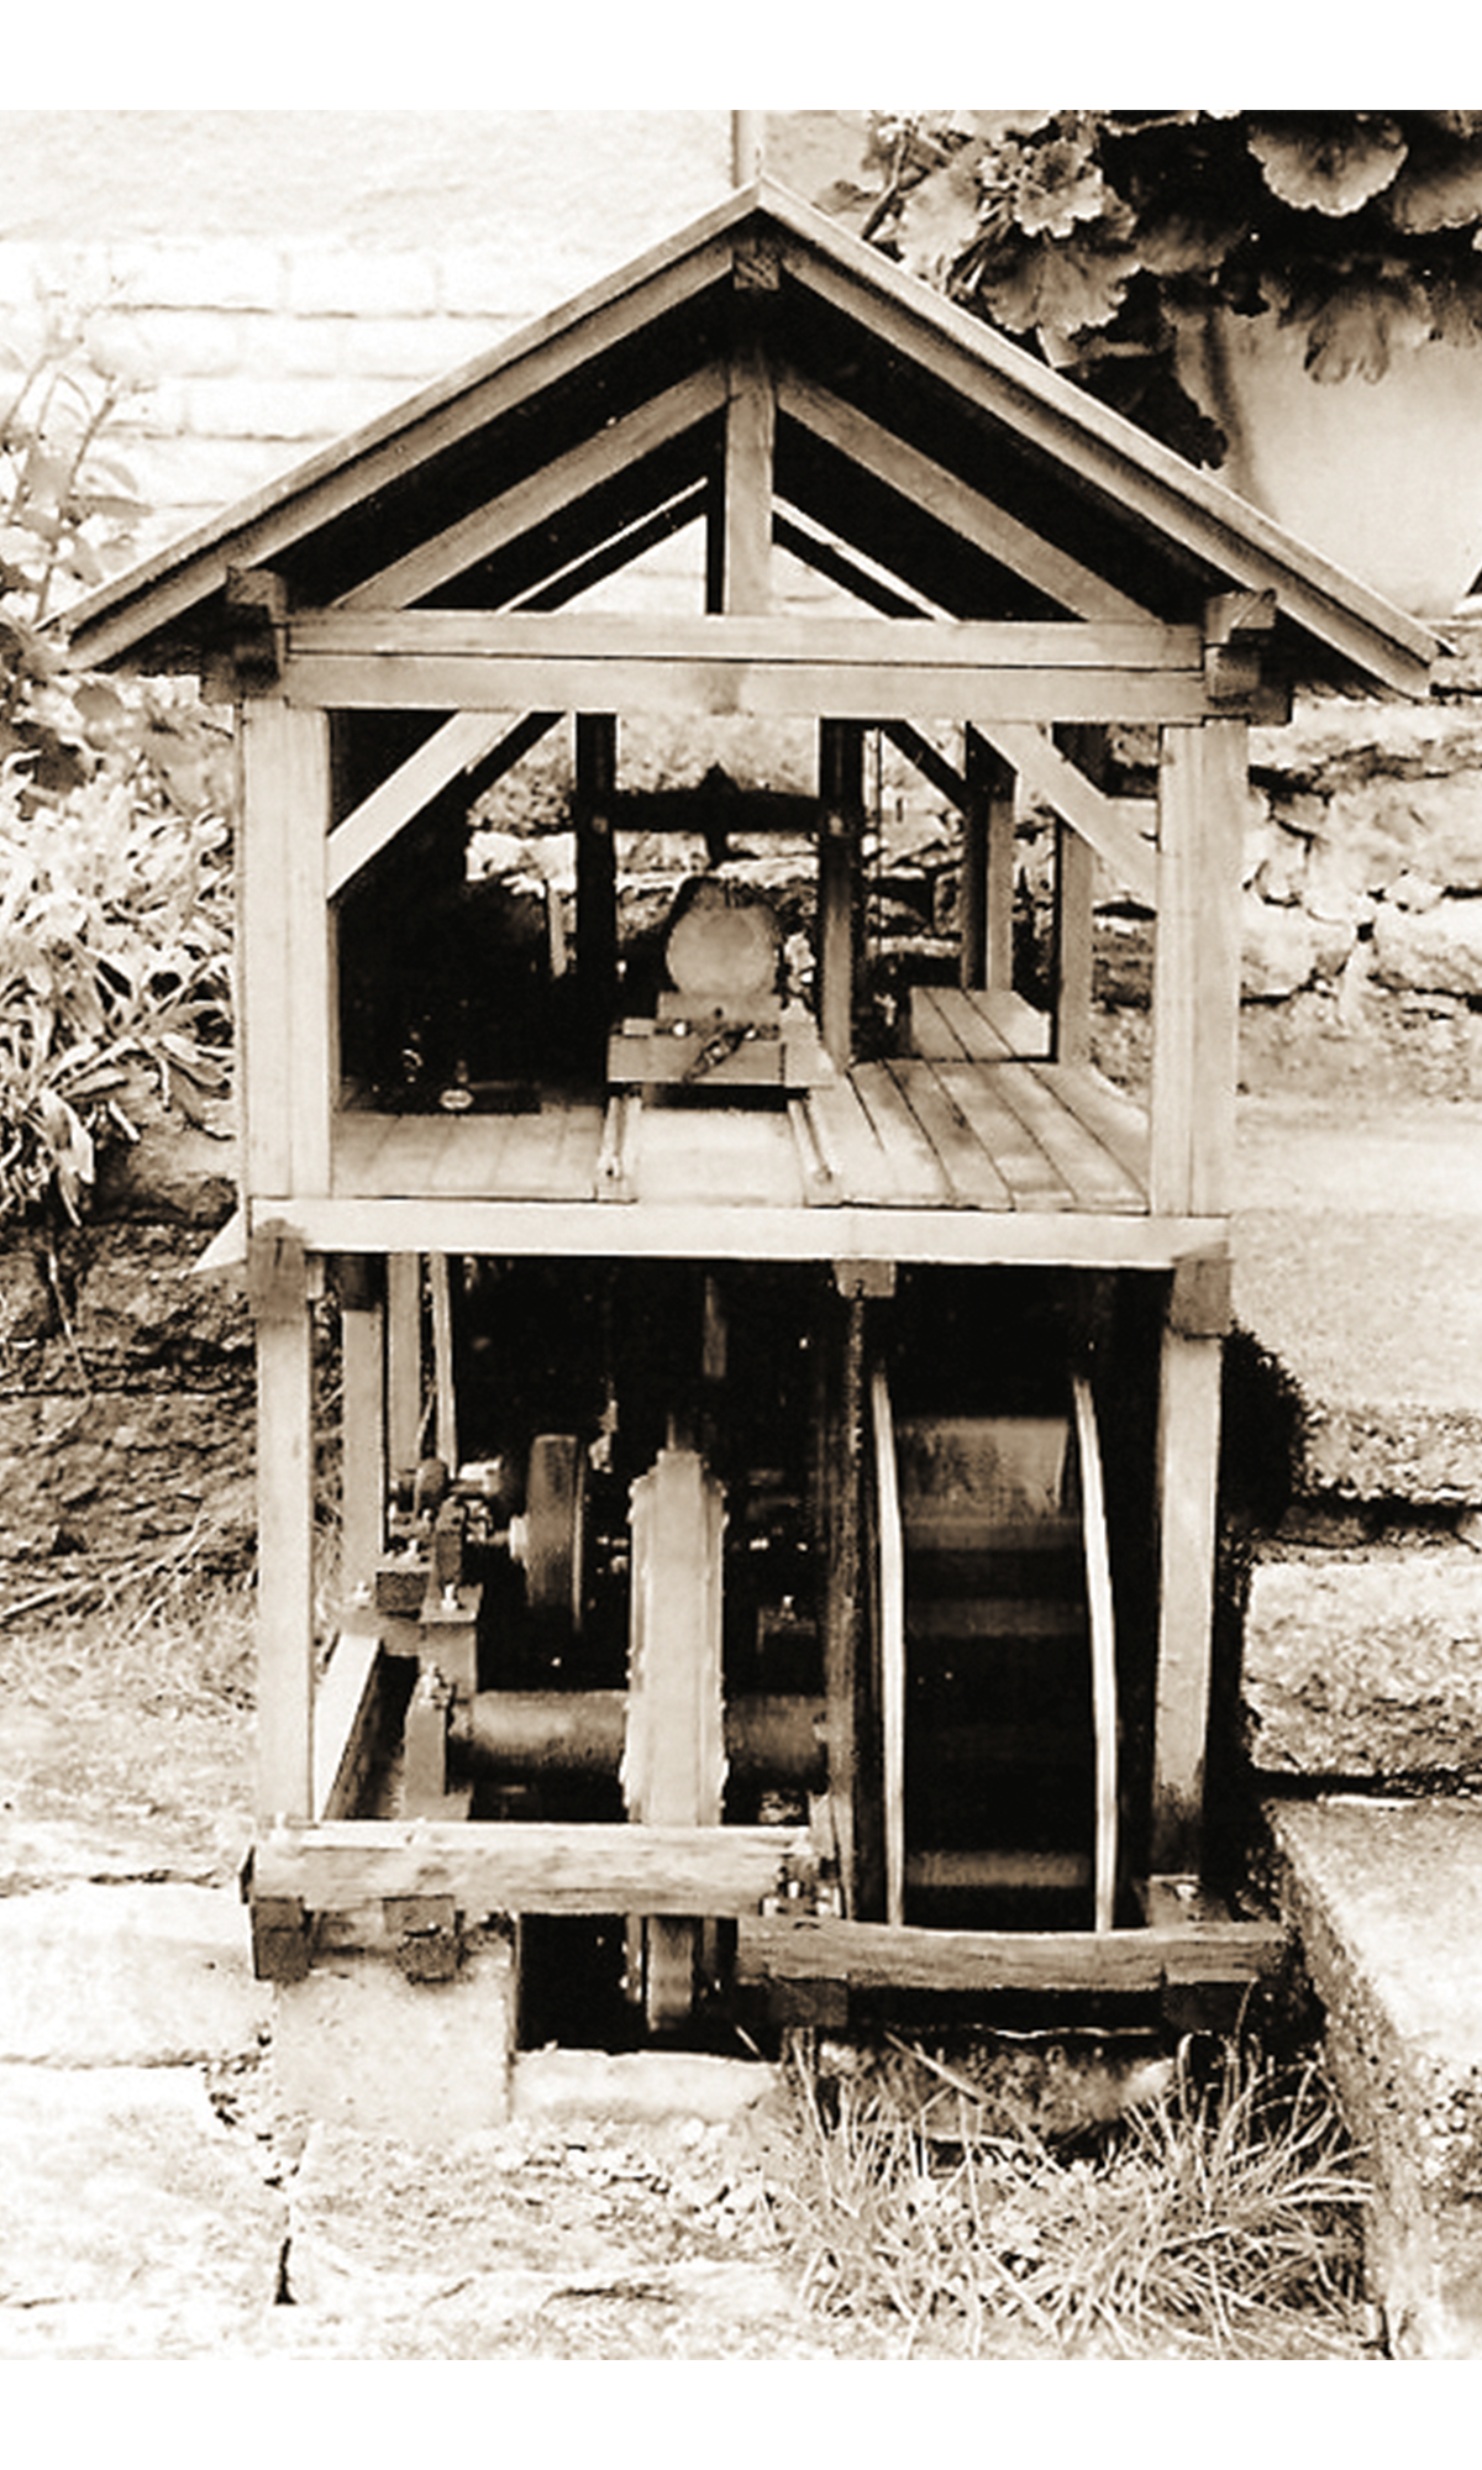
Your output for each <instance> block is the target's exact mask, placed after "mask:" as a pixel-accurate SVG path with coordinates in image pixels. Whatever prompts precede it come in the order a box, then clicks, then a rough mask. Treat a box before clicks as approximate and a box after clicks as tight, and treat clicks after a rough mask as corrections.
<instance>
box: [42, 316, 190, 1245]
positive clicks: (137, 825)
mask: <svg viewBox="0 0 1482 2470" xmlns="http://www.w3.org/2000/svg"><path fill="white" fill-rule="evenodd" d="M0 390H3V391H0V1224H3V1223H4V1222H5V1221H6V1220H11V1219H16V1218H19V1217H38V1218H41V1219H43V1220H47V1221H50V1222H51V1223H53V1224H54V1223H55V1222H56V1221H57V1220H58V1219H71V1220H74V1221H75V1220H76V1219H77V1218H78V1217H79V1216H80V1215H81V1213H82V1211H83V1209H84V1207H85V1205H86V1200H87V1195H88V1192H89V1189H90V1187H91V1185H92V1183H93V1181H94V1177H95V1174H96V1170H97V1164H98V1160H99V1156H100V1153H101V1152H102V1151H103V1150H104V1149H106V1148H107V1147H108V1146H110V1145H116V1144H118V1143H120V1142H128V1141H131V1140H133V1139H134V1138H136V1137H137V1133H138V1129H139V1121H140V1116H141V1113H142V1112H143V1111H144V1109H145V1108H146V1107H147V1106H149V1105H152V1104H155V1103H163V1104H164V1105H165V1106H166V1107H169V1106H173V1105H181V1106H183V1107H184V1108H185V1109H186V1110H187V1111H190V1110H192V1109H194V1108H196V1107H197V1106H198V1104H199V1102H200V1100H201V1099H202V1098H203V1097H206V1096H208V1095H219V1094H220V1093H221V1092H222V1091H223V1090H224V1088H225V1086H226V1067H227V1056H228V1051H229V1044H230V935H231V831H230V822H229V812H230V797H231V780H232V769H231V744H230V739H229V737H228V736H227V735H226V733H225V731H224V730H223V729H222V728H220V727H219V726H218V725H217V724H216V723H214V722H213V721H212V720H211V719H210V717H209V716H208V715H207V714H206V713H205V712H204V711H203V710H202V709H201V708H200V707H199V706H198V705H197V704H195V703H194V702H192V701H191V700H190V698H189V697H188V696H187V695H186V694H185V693H184V692H181V691H177V690H174V689H172V688H170V687H167V686H163V685H144V686H141V685H128V684H121V683H117V682H115V681H113V680H111V679H108V678H101V677H91V678H90V677H86V676H80V675H78V674H77V673H76V672H75V670H74V669H73V668H72V666H71V665H70V663H69V660H68V656H67V650H66V640H65V621H64V619H63V620H62V621H61V622H59V616H58V611H59V606H60V607H62V608H64V607H65V603H66V601H67V599H68V598H69V596H75V594H76V592H77V590H78V589H79V588H85V587H87V586H90V585H92V584H95V583H97V582H99V581H100V580H101V579H102V578H103V576H104V575H105V573H106V572H107V570H108V568H109V567H110V566H112V565H116V564H118V563H119V562H120V561H126V560H127V559H128V557H129V556H130V555H131V554H132V549H133V539H134V532H135V527H136V525H137V522H138V520H139V518H140V516H141V515H142V513H143V511H144V510H143V507H142V505H141V503H140V500H139V497H138V493H137V491H136V489H135V487H134V483H133V478H132V475H131V474H130V472H129V471H128V469H127V467H126V466H125V465H123V464H121V463H120V462H119V461H118V459H117V457H116V456H115V455H114V454H113V453H112V452H111V451H110V449H109V443H108V440H109V427H110V423H111V422H112V421H113V420H114V418H115V415H116V414H117V412H118V411H119V409H120V406H121V405H122V403H123V402H124V401H125V399H126V398H127V396H128V394H129V392H130V391H131V384H130V380H129V377H128V375H127V374H126V371H125V369H124V367H123V365H122V364H121V361H120V359H119V356H118V354H117V352H116V351H114V350H110V348H109V345H108V328H107V325H106V323H103V322H99V321H91V322H90V321H88V320H87V319H85V318H82V317H80V316H78V315H75V314H71V313H68V312H66V311H64V310H63V309H61V308H59V307H58V306H57V305H56V304H55V303H52V304H48V305H47V307H46V309H45V311H44V313H43V314H42V315H41V316H40V318H39V319H38V320H37V322H36V325H35V328H34V330H33V331H32V332H30V333H18V334H16V335H13V336H10V337H8V338H7V337H0Z"/></svg>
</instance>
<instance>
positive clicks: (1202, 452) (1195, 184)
mask: <svg viewBox="0 0 1482 2470" xmlns="http://www.w3.org/2000/svg"><path fill="white" fill-rule="evenodd" d="M820 202H821V203H823V204H825V205H827V206H828V207H829V208H830V209H831V210H832V211H834V212H835V213H839V214H841V215H843V216H844V217H845V218H846V219H848V220H850V221H852V222H853V223H854V224H855V226H856V228H858V229H859V230H860V231H862V232H863V233H864V234H865V235H866V236H867V237H868V238H870V239H872V240H874V241H875V242H876V243H877V244H878V245H879V246H881V247H882V248H885V249H887V250H889V251H890V252H891V253H892V254H893V255H895V256H896V257H898V258H900V259H901V260H902V261H903V262H904V263H905V264H906V265H907V266H909V267H910V268H911V269H912V270H913V271H914V272H916V273H918V274H920V275H922V276H924V277H925V278H926V279H927V280H928V281H930V282H933V283H936V284H938V285H939V286H940V287H941V288H943V289H944V290H946V291H947V292H948V293H950V295H951V296H952V297H953V298H954V299H956V300H958V301H960V302H961V303H962V304H963V305H964V306H966V307H968V308H970V309H972V310H974V311H976V312H977V314H978V315H980V316H982V317H984V318H985V319H987V320H989V321H990V322H991V323H992V324H994V325H996V326H999V327H1002V328H1003V329H1004V331H1005V332H1007V333H1009V334H1011V335H1013V336H1015V337H1016V338H1017V339H1019V340H1020V341H1022V342H1025V343H1028V344H1029V345H1030V346H1031V347H1032V348H1034V349H1036V350H1037V351H1039V352H1040V353H1041V354H1042V356H1043V357H1044V358H1045V359H1046V360H1048V361H1049V362H1050V363H1051V364H1052V365H1053V366H1056V367H1060V368H1063V369H1065V370H1067V371H1068V372H1069V373H1070V374H1071V375H1072V376H1074V377H1076V378H1077V379H1078V380H1080V381H1081V382H1082V383H1084V384H1085V385H1086V386H1087V387H1088V388H1089V389H1090V390H1091V391H1093V392H1095V393H1096V394H1098V395H1099V396H1101V397H1102V399H1103V400H1105V401H1108V402H1110V403H1112V404H1114V405H1115V406H1116V407H1117V408H1118V409H1119V410H1122V411H1124V412H1126V413H1128V414H1129V415H1130V416H1131V417H1132V418H1134V419H1136V420H1138V421H1140V422H1141V424H1142V425H1143V426H1144V427H1146V428H1148V429H1150V430H1152V431H1153V432H1154V433H1155V434H1156V435H1159V436H1161V437H1163V438H1164V439H1166V441H1167V442H1168V443H1169V444H1171V445H1174V446H1176V447H1177V448H1178V449H1179V450H1180V451H1181V452H1182V453H1184V454H1187V455H1189V456H1190V457H1191V458H1193V459H1194V460H1195V461H1199V462H1206V463H1212V462H1218V461H1219V459H1220V457H1221V455H1222V453H1223V451H1224V446H1225V440H1224V437H1223V435H1222V433H1221V431H1220V430H1219V428H1218V427H1217V426H1216V424H1215V423H1214V422H1213V421H1212V420H1211V419H1209V418H1208V416H1207V415H1206V414H1205V413H1204V412H1203V411H1202V410H1201V409H1200V408H1199V407H1198V406H1197V405H1196V404H1195V403H1194V401H1193V400H1192V398H1191V397H1190V396H1189V394H1188V393H1187V392H1186V391H1185V389H1184V387H1183V386H1182V384H1181V383H1180V381H1179V377H1178V373H1177V368H1176V365H1175V356H1176V346H1177V337H1178V332H1179V329H1180V326H1181V325H1182V324H1184V323H1186V322H1188V321H1189V320H1191V319H1199V318H1202V317H1203V316H1204V315H1205V313H1206V312H1207V311H1208V310H1209V309H1210V308H1212V307H1216V306H1219V307H1224V308H1228V309H1230V310H1233V311H1235V312H1236V313H1237V314H1239V315H1242V316H1255V315H1258V314H1260V313H1261V312H1262V311H1265V310H1271V311H1273V312H1274V313H1275V314H1276V315H1277V317H1278V318H1279V319H1280V320H1281V322H1282V323H1283V324H1285V325H1288V326H1295V327H1298V328H1300V329H1301V331H1302V332H1303V333H1304V334H1305V336H1306V354H1305V357H1306V365H1307V368H1308V371H1309V373H1310V374H1311V375H1312V377H1313V378H1314V379H1316V380H1318V381H1319V382H1324V381H1331V380H1335V379H1338V378H1341V377H1345V376H1349V375H1352V374H1357V375H1360V376H1363V377H1366V378H1370V379H1373V378H1377V377H1379V376H1381V375H1382V374H1383V372H1384V370H1385V369H1386V368H1387V366H1388V365H1389V361H1390V358H1391V356H1392V354H1393V353H1394V352H1396V351H1397V350H1404V349H1408V348H1411V347H1413V346H1414V345H1416V344H1418V343H1423V342H1426V341H1428V340H1431V339H1435V338H1441V337H1446V338H1453V339H1462V340H1467V341H1470V340H1473V339H1475V338H1477V337H1478V336H1479V335H1482V254H1479V247H1482V112H1443V111H1429V112H1427V111H1419V112H1416V111H1408V112H1406V111H1401V112H1372V111H1371V112H1208V111H1168V112H1126V111H1120V112H1118V111H1098V112H1086V111H1059V112H1044V111H1025V112H967V111H956V112H918V113H912V114H906V115H902V114H886V113H878V114H874V115H872V117H871V124H870V136H869V141H868V144H867V148H866V154H865V159H864V162H863V164H862V166H861V167H860V174H859V176H858V177H857V178H851V179H846V180H842V181H839V182H837V183H835V185H834V187H833V188H832V189H831V190H829V191H828V192H827V193H826V194H825V196H824V198H823V199H822V200H821V201H820Z"/></svg>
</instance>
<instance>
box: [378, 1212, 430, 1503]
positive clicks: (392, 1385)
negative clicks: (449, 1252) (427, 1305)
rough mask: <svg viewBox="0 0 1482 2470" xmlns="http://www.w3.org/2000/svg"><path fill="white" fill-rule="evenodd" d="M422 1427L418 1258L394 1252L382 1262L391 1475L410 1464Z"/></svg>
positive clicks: (417, 1449) (418, 1449) (414, 1459)
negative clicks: (384, 1286) (384, 1280)
mask: <svg viewBox="0 0 1482 2470" xmlns="http://www.w3.org/2000/svg"><path fill="white" fill-rule="evenodd" d="M421 1432H422V1262H421V1257H420V1255H419V1254H418V1253H415V1252H393V1253H391V1254H390V1256H389V1257H388V1259H387V1262H386V1443H387V1447H388V1449H389V1450H390V1453H391V1466H392V1471H393V1473H395V1474H398V1475H400V1474H402V1473H404V1472H405V1471H406V1469H407V1468H409V1467H414V1466H415V1465H416V1463H417V1460H418V1457H419V1456H420V1454H421Z"/></svg>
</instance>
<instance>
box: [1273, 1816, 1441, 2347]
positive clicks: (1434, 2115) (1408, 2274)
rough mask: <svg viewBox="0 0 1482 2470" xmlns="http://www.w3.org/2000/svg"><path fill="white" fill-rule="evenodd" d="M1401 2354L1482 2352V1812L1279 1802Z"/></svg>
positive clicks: (1293, 1891) (1291, 1890) (1376, 2275)
mask: <svg viewBox="0 0 1482 2470" xmlns="http://www.w3.org/2000/svg"><path fill="white" fill-rule="evenodd" d="M1266 1817H1267V1821H1268V1825H1269V1827H1270V1831H1271V1836H1272V1840H1273V1842H1274V1845H1275V1848H1276V1854H1277V1867H1278V1885H1279V1894H1280V1899H1281V1902H1282V1905H1283V1907H1284V1909H1285V1912H1286V1914H1287V1917H1288V1918H1289V1919H1290V1920H1291V1921H1292V1922H1293V1923H1294V1925H1295V1927H1296V1928H1297V1930H1298V1931H1299V1932H1300V1935H1301V1940H1302V1946H1303V1952H1304V1955H1305V1958H1306V1961H1307V1966H1308V1970H1309V1972H1310V1974H1311V1977H1312V1982H1313V1986H1314V1988H1315V1989H1316V1990H1317V1992H1318V1995H1319V1996H1320V1998H1321V1999H1322V2002H1323V2005H1324V2008H1325V2010H1326V2025H1325V2040H1326V2047H1327V2052H1328V2058H1329V2063H1330V2065H1331V2068H1332V2073H1333V2079H1334V2083H1335V2085H1336V2088H1337V2091H1338V2095H1339V2098H1340V2101H1341V2102H1342V2105H1343V2109H1344V2112H1345V2115H1346V2117H1347V2119H1348V2123H1349V2126H1350V2128H1351V2130H1352V2132H1353V2133H1354V2135H1355V2137H1356V2138H1357V2140H1358V2141H1359V2142H1360V2143H1361V2144H1362V2145H1364V2146H1365V2147H1366V2148H1367V2153H1368V2161H1369V2168H1370V2171H1371V2174H1372V2176H1373V2180H1374V2188H1375V2200H1374V2205H1373V2210H1372V2214H1371V2219H1370V2225H1369V2239H1368V2245H1369V2264H1370V2275H1371V2282H1372V2286H1373V2291H1374V2295H1375V2297H1376V2298H1377V2299H1378V2301H1379V2302H1380V2304H1381V2305H1382V2307H1383V2309H1384V2312H1385V2319H1386V2323H1387V2325H1388V2328H1389V2338H1390V2346H1391V2349H1392V2350H1393V2352H1394V2354H1395V2355H1396V2356H1397V2357H1401V2358H1482V1803H1479V1802H1475V1801H1462V1800H1444V1801H1411V1802H1403V1803H1397V1802H1374V1801H1359V1800H1357V1799H1354V1800H1341V1801H1340V1800H1337V1799H1329V1800H1324V1801H1318V1802H1309V1803H1302V1804H1292V1803H1279V1802H1270V1803H1268V1804H1267V1805H1266Z"/></svg>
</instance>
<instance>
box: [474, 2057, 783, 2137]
mask: <svg viewBox="0 0 1482 2470" xmlns="http://www.w3.org/2000/svg"><path fill="white" fill-rule="evenodd" d="M777 2082H778V2078H777V2070H776V2069H775V2067H768V2066H763V2065H761V2064H759V2063H758V2062H757V2061H755V2060H752V2059H741V2058H717V2057H713V2056H707V2055H706V2054H705V2053H704V2052H703V2051H691V2050H628V2051H619V2052H613V2051H609V2050H526V2051H524V2052H522V2054H521V2055H520V2057H519V2058H517V2059H516V2061H515V2066H514V2081H513V2099H512V2108H513V2115H514V2116H515V2117H516V2118H520V2119H541V2118H545V2119H591V2118H603V2119H614V2120H621V2119H669V2118H680V2119H701V2120H704V2121H707V2122H710V2123H724V2122H725V2121H727V2120H729V2119H734V2118H740V2117H741V2116H742V2115H743V2114H744V2113H745V2112H746V2111H747V2110H750V2109H755V2108H756V2107H757V2106H758V2104H760V2103H761V2102H764V2101H766V2100H767V2099H768V2098H769V2097H770V2096H771V2095H772V2094H774V2093H775V2091H776V2089H777Z"/></svg>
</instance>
